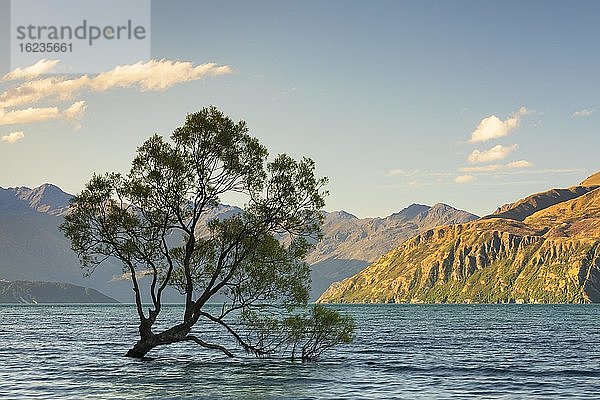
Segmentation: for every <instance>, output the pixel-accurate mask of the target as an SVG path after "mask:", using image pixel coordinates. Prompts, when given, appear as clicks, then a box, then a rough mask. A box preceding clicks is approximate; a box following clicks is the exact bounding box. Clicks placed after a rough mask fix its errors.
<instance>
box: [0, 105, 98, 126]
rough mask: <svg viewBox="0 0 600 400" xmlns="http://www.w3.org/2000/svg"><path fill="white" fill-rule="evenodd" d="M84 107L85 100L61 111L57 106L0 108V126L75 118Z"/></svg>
mask: <svg viewBox="0 0 600 400" xmlns="http://www.w3.org/2000/svg"><path fill="white" fill-rule="evenodd" d="M85 108H86V103H85V101H78V102H75V103H73V104H72V105H71V106H70V107H68V108H67V109H65V110H63V111H61V110H60V109H59V108H58V107H29V108H26V109H22V110H14V111H4V110H2V109H0V126H4V125H16V124H31V123H35V122H42V121H50V120H55V119H66V120H77V119H79V118H80V117H81V116H82V115H83V112H84V111H85Z"/></svg>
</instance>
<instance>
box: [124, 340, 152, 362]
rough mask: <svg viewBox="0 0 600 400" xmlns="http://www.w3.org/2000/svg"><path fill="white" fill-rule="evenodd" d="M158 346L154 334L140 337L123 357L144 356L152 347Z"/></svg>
mask: <svg viewBox="0 0 600 400" xmlns="http://www.w3.org/2000/svg"><path fill="white" fill-rule="evenodd" d="M156 346H158V341H157V340H156V337H155V336H154V335H152V336H149V337H145V338H141V339H140V340H138V341H137V343H136V344H135V345H134V346H133V347H132V348H131V349H129V350H128V351H127V354H125V357H132V358H144V357H145V356H146V354H148V352H149V351H150V350H152V349H153V348H155V347H156Z"/></svg>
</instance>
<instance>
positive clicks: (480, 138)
mask: <svg viewBox="0 0 600 400" xmlns="http://www.w3.org/2000/svg"><path fill="white" fill-rule="evenodd" d="M530 113H531V111H530V110H528V109H527V108H526V107H521V108H519V109H518V110H517V111H516V112H514V113H513V114H511V115H510V117H508V118H507V119H505V120H504V121H503V120H501V119H500V118H498V117H497V116H495V115H490V116H489V117H486V118H484V119H482V120H481V122H480V123H479V125H478V126H477V128H476V129H475V130H474V131H473V133H471V138H470V139H469V143H478V142H487V141H488V140H491V139H497V138H501V137H504V136H508V135H509V134H510V133H511V132H512V131H514V130H515V129H517V128H518V127H519V124H520V123H521V119H522V118H523V116H525V115H527V114H530Z"/></svg>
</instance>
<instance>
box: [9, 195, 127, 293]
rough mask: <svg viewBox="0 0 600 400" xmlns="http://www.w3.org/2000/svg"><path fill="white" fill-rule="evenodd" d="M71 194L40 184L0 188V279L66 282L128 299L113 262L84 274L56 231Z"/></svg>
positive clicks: (67, 244) (125, 288)
mask: <svg viewBox="0 0 600 400" xmlns="http://www.w3.org/2000/svg"><path fill="white" fill-rule="evenodd" d="M71 197H72V196H71V195H70V194H68V193H65V192H63V191H62V190H60V189H59V188H58V187H56V186H54V185H50V184H44V185H42V186H40V187H37V188H34V189H30V188H26V187H18V188H8V189H3V188H0V279H6V280H10V281H17V280H25V281H50V282H67V283H71V284H75V285H81V286H86V287H91V288H93V289H96V290H99V291H101V292H103V293H106V294H107V295H109V296H111V297H113V298H116V299H118V300H119V301H123V302H128V301H131V293H132V289H131V284H130V283H129V282H126V281H123V280H118V277H117V276H118V275H119V273H120V271H121V266H120V265H118V264H116V263H114V264H112V265H110V264H111V263H110V261H109V262H108V264H109V265H105V266H103V267H102V268H98V269H97V270H96V271H95V272H94V273H93V274H92V275H91V276H89V277H84V276H83V275H82V270H81V267H80V264H79V260H78V259H77V257H76V256H75V254H74V253H73V252H72V251H71V247H70V243H69V241H68V240H67V239H66V238H65V237H64V236H63V234H62V233H61V232H60V231H59V230H58V225H60V224H61V223H62V221H63V216H64V215H65V213H66V211H67V209H68V207H69V200H70V199H71Z"/></svg>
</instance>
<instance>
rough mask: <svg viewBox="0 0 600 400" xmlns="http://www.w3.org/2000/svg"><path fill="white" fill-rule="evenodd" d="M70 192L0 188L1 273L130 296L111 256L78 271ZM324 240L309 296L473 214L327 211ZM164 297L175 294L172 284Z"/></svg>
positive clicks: (314, 259) (411, 209)
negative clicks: (68, 220) (66, 222)
mask: <svg viewBox="0 0 600 400" xmlns="http://www.w3.org/2000/svg"><path fill="white" fill-rule="evenodd" d="M71 197H72V196H71V195H70V194H68V193H65V192H64V191H62V190H61V189H60V188H59V187H57V186H55V185H52V184H44V185H41V186H39V187H37V188H34V189H30V188H26V187H18V188H8V189H3V188H0V279H5V280H11V281H15V280H27V281H51V282H67V283H71V284H75V285H81V286H89V287H91V288H94V289H96V290H99V291H101V292H102V293H105V294H106V295H108V296H110V297H112V298H115V299H117V300H119V301H123V302H129V301H131V293H132V289H131V287H130V284H129V282H128V281H125V280H122V279H121V272H122V268H121V266H120V264H118V263H117V262H111V261H110V260H108V261H106V263H107V264H106V265H102V266H100V267H98V268H96V270H95V271H94V273H93V274H91V275H90V276H83V275H82V270H81V269H80V264H79V261H78V260H77V257H76V256H75V254H74V253H73V252H72V251H71V250H70V243H69V242H68V240H67V239H66V238H65V237H64V236H63V235H62V233H61V232H60V231H59V230H58V225H60V224H61V223H62V220H63V217H64V216H65V215H66V213H67V212H68V207H69V200H70V198H71ZM239 212H241V209H240V208H238V207H235V206H228V205H220V206H219V207H217V208H215V209H213V210H211V211H210V212H209V213H208V214H207V215H206V216H205V217H204V218H205V220H206V221H208V220H210V219H213V218H227V217H228V216H231V215H234V214H236V213H239ZM324 217H325V221H324V224H323V240H322V241H321V242H319V243H317V245H316V247H315V249H314V250H313V252H311V253H310V254H309V256H308V258H307V261H308V262H309V264H311V267H312V272H311V277H312V292H311V298H312V299H316V298H318V297H319V295H321V294H322V293H323V291H324V290H325V289H327V287H329V285H330V284H331V283H332V282H335V281H339V280H341V279H344V278H347V277H349V276H352V275H353V274H355V273H356V272H358V271H360V270H361V269H363V268H364V267H366V266H367V265H369V263H371V262H373V261H375V260H376V259H377V258H378V257H379V256H381V255H382V254H385V253H386V252H388V251H389V250H391V249H392V248H394V247H396V246H397V245H399V244H400V243H402V242H403V241H405V240H406V239H408V238H410V237H412V236H414V235H416V234H418V233H420V232H422V231H424V230H428V229H430V228H432V227H435V226H438V225H447V224H455V223H462V222H466V221H471V220H474V219H476V218H477V216H475V215H473V214H471V213H468V212H465V211H461V210H457V209H455V208H452V207H450V206H448V205H445V204H436V205H434V206H432V207H430V206H426V205H420V204H412V205H410V206H408V207H406V208H404V209H402V210H401V211H399V212H397V213H394V214H392V215H390V216H388V217H385V218H363V219H360V218H357V217H356V216H354V215H352V214H350V213H348V212H345V211H335V212H326V213H325V216H324ZM167 299H168V300H170V301H178V300H179V297H178V296H177V295H176V294H175V293H174V292H173V293H172V294H171V296H170V297H167Z"/></svg>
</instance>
